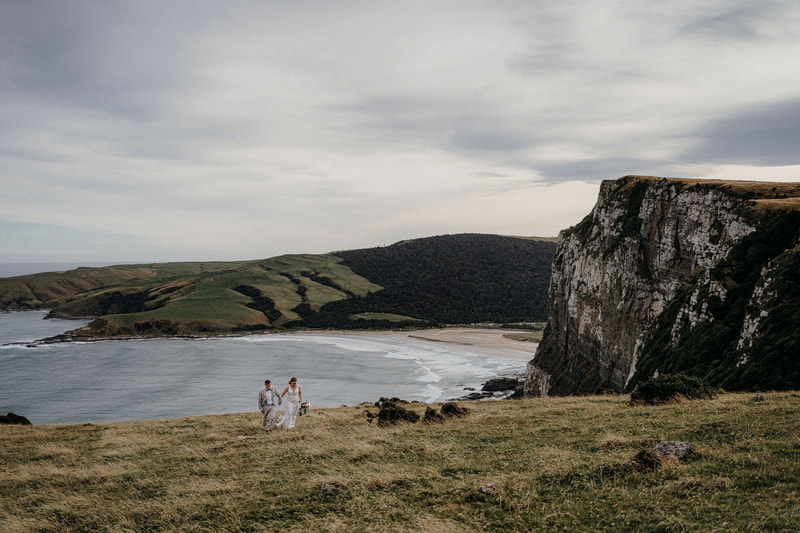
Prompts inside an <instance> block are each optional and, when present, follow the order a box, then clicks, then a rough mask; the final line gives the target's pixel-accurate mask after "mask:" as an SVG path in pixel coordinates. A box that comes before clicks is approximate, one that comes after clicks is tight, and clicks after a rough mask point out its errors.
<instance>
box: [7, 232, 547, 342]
mask: <svg viewBox="0 0 800 533" xmlns="http://www.w3.org/2000/svg"><path fill="white" fill-rule="evenodd" d="M554 251H555V243H553V242H549V241H546V240H538V239H529V238H519V237H503V236H499V235H477V234H466V235H444V236H439V237H430V238H427V239H415V240H412V241H405V242H403V243H398V244H395V245H392V246H385V247H379V248H370V249H364V250H351V251H342V252H337V253H336V254H321V255H312V254H304V255H284V256H279V257H273V258H271V259H263V260H255V261H242V262H230V263H220V262H215V263H159V264H151V265H121V266H114V267H102V268H78V269H75V270H70V271H67V272H49V273H42V274H34V275H30V276H18V277H13V278H4V279H0V310H26V309H49V310H51V311H52V312H53V313H54V314H55V315H59V316H64V317H90V318H96V320H94V321H93V322H92V323H91V324H89V326H87V327H86V328H82V329H80V330H76V331H74V332H71V333H70V334H69V335H67V336H66V337H65V338H64V339H63V340H69V339H75V338H78V339H85V338H94V339H97V338H115V337H116V338H119V337H153V336H175V335H212V334H240V333H244V332H256V331H269V330H276V329H279V330H285V329H293V328H320V329H322V328H337V329H395V328H401V327H404V326H409V327H424V326H426V325H433V324H441V323H454V324H458V323H472V322H483V321H491V322H506V323H508V322H525V321H534V320H539V321H541V320H545V319H546V314H547V310H546V302H547V287H548V283H549V280H550V263H551V261H552V256H553V252H554Z"/></svg>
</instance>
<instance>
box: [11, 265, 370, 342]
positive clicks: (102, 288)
mask: <svg viewBox="0 0 800 533" xmlns="http://www.w3.org/2000/svg"><path fill="white" fill-rule="evenodd" d="M309 272H313V273H315V274H318V275H321V276H324V277H326V278H328V279H330V280H331V281H332V282H333V283H334V284H335V285H336V286H338V287H340V289H337V288H334V287H331V286H328V285H324V284H320V283H317V282H315V281H313V280H312V279H310V278H309V277H308V275H307V274H308V273H309ZM241 285H246V286H248V287H254V288H256V289H258V290H259V291H261V294H262V295H263V296H265V297H268V298H270V299H271V300H272V302H273V303H274V307H275V309H277V311H279V312H280V313H281V315H282V316H280V318H278V319H276V320H274V321H271V320H269V319H268V318H267V317H266V316H265V314H264V313H262V312H261V311H258V310H255V309H252V308H250V307H247V304H248V303H250V302H251V301H252V298H251V297H249V296H246V295H244V294H242V293H241V292H237V291H236V290H234V289H235V288H237V287H239V286H241ZM380 288H381V287H380V286H379V285H375V284H374V283H370V282H369V281H368V280H366V279H365V278H363V277H361V276H358V275H356V274H353V272H352V271H351V270H350V269H349V268H347V267H345V266H342V265H341V264H340V259H339V258H337V257H335V256H332V255H285V256H279V257H275V258H272V259H266V260H263V261H247V262H239V263H166V264H155V265H132V266H120V267H105V268H80V269H76V270H73V271H69V272H66V273H63V274H62V273H47V274H36V275H33V276H21V277H17V278H7V279H4V280H0V307H2V308H11V309H14V308H22V309H24V308H39V307H42V308H49V309H53V310H55V311H56V312H58V313H61V314H65V315H68V316H102V317H103V320H102V321H99V322H97V323H94V324H93V325H92V326H91V327H89V328H85V329H84V330H80V331H79V332H77V335H78V336H90V337H94V336H115V335H119V336H128V335H135V334H143V335H146V334H153V335H160V334H193V333H220V332H230V331H231V330H233V329H234V328H237V327H241V326H245V327H247V326H255V327H260V328H262V329H263V328H268V327H271V326H275V325H280V324H281V323H284V322H286V321H289V320H294V319H297V318H298V316H297V315H296V314H295V313H294V312H293V311H292V309H293V308H294V307H296V306H297V305H299V304H301V303H304V302H306V303H308V304H309V305H310V306H311V307H312V308H317V309H318V308H319V307H321V306H322V305H324V304H326V303H328V302H330V301H333V300H338V299H342V298H345V297H347V292H345V291H349V292H351V293H353V294H359V295H360V294H366V293H367V292H369V291H376V290H380ZM142 294H143V295H144V296H141V297H140V298H138V299H137V297H138V296H139V295H142ZM110 302H114V303H110ZM116 302H122V303H116ZM144 326H147V327H146V328H145V327H144Z"/></svg>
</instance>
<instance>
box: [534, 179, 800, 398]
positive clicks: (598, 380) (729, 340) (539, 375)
mask: <svg viewBox="0 0 800 533" xmlns="http://www.w3.org/2000/svg"><path fill="white" fill-rule="evenodd" d="M774 185H775V186H777V187H778V188H781V187H784V189H783V191H790V189H789V188H788V187H789V186H790V185H791V186H792V187H794V189H791V191H794V192H792V195H793V196H797V194H796V190H797V187H796V184H785V185H780V184H774ZM762 189H763V187H761V188H759V187H755V186H752V185H747V184H746V182H740V184H738V185H730V184H729V183H726V182H721V181H716V180H713V181H712V180H708V181H698V180H677V179H658V178H650V177H642V176H626V177H624V178H620V179H618V180H607V181H603V182H602V184H601V186H600V193H599V197H598V200H597V204H596V205H595V207H594V209H593V210H592V212H591V213H590V214H589V215H587V217H586V218H585V219H584V220H583V221H582V222H581V223H580V224H578V225H576V226H574V227H572V228H570V229H568V230H565V231H562V232H561V234H560V235H559V240H558V247H557V250H556V254H555V257H554V259H553V265H552V274H551V282H550V289H549V322H548V326H547V328H546V329H545V332H544V336H543V339H542V341H541V343H540V344H539V348H538V350H537V352H536V355H535V357H534V359H533V360H532V361H531V362H530V363H529V364H528V367H527V371H526V376H525V395H526V396H547V395H548V394H556V395H565V394H581V393H595V392H596V391H598V390H600V389H607V390H613V391H615V392H624V391H626V390H630V389H631V388H632V387H633V386H635V385H636V383H638V382H640V381H642V380H644V379H648V378H649V377H651V376H652V374H653V372H654V371H656V370H658V369H659V367H663V365H664V364H666V363H663V364H662V361H674V360H675V358H676V357H675V355H674V353H683V352H682V351H681V350H683V351H686V349H687V348H694V349H697V350H701V349H702V350H706V352H702V354H703V355H702V357H703V358H705V359H707V361H705V360H704V361H703V362H704V363H705V362H707V363H708V365H712V362H714V361H717V360H718V362H717V363H715V364H718V365H725V366H724V367H722V366H720V370H724V371H725V372H726V373H727V379H728V380H729V381H731V382H732V383H735V384H737V387H739V386H741V387H743V388H744V387H745V386H746V382H745V380H746V376H747V375H749V374H748V372H751V373H752V371H753V370H752V369H753V365H758V364H761V365H763V364H764V362H763V360H762V361H759V359H758V358H759V357H762V359H763V356H762V355H759V354H761V353H763V352H767V350H766V349H761V350H759V343H761V346H765V345H766V346H774V343H775V342H776V341H775V340H774V339H772V340H770V339H768V338H767V337H769V336H768V335H765V334H764V332H765V331H766V326H765V324H767V323H768V322H769V317H770V316H772V314H774V313H776V312H777V311H776V306H783V308H782V310H783V312H784V314H785V315H787V316H791V313H793V312H794V311H793V310H794V309H796V308H797V307H798V302H797V300H796V299H794V300H792V299H791V298H788V297H785V298H784V297H783V296H781V297H778V296H776V293H775V291H776V289H775V287H777V286H778V285H779V282H780V284H782V285H784V286H793V285H792V284H793V283H795V282H794V281H793V280H794V279H795V278H794V277H793V276H795V272H796V271H797V268H796V264H797V263H798V262H799V261H800V259H798V258H797V257H798V254H797V253H795V252H794V251H793V250H794V246H795V244H796V239H797V235H798V222H797V218H798V216H797V215H795V214H794V213H793V212H790V211H788V210H787V211H785V212H783V213H782V212H780V209H781V208H778V207H776V208H774V209H775V211H766V210H762V211H759V209H758V208H757V206H758V205H761V204H757V202H754V201H753V200H756V201H758V200H759V198H763V196H759V195H761V194H762V192H763V191H762ZM765 209H766V208H765ZM764 213H766V214H764ZM784 215H785V216H784ZM777 219H780V220H781V224H783V225H782V226H780V228H781V229H780V230H778V229H770V228H773V227H775V228H777V227H778V226H777V225H775V224H777V223H776V222H775V220H777ZM771 224H772V225H771ZM767 231H771V232H772V233H766V232H767ZM761 235H765V236H764V238H763V239H761V240H760V241H759V242H760V243H762V245H763V247H764V250H760V251H759V254H760V255H759V254H755V253H751V254H750V255H748V250H749V247H748V249H743V250H739V248H737V246H739V245H745V246H747V243H748V242H749V240H750V239H754V238H758V239H760V238H761ZM734 251H736V253H737V254H738V255H736V254H734V253H733V252H734ZM734 259H735V260H736V261H739V263H734V262H732V261H733V260H734ZM782 265H785V266H782ZM736 268H740V269H742V270H741V272H745V271H746V272H756V273H757V275H756V276H750V277H747V279H746V280H745V276H744V274H741V273H740V274H737V276H738V277H736V282H735V283H734V282H733V281H731V280H732V279H733V278H731V277H730V275H731V274H730V273H731V272H734V270H735V269H736ZM736 272H739V271H736ZM733 286H735V287H736V291H735V293H734V292H733V291H730V287H733ZM735 298H738V300H734V299H735ZM734 301H735V302H736V304H735V305H736V306H737V308H746V312H744V313H738V314H737V313H735V312H728V311H726V309H728V307H726V306H732V305H734ZM725 313H727V314H725ZM723 318H725V319H727V320H728V323H725V322H724V321H723ZM734 319H735V320H736V321H737V322H736V323H734V324H731V323H730V321H731V320H734ZM700 324H703V325H708V331H705V330H704V335H705V336H706V337H711V336H716V335H718V334H724V335H725V336H724V338H720V340H719V342H717V343H710V344H709V346H708V347H705V346H702V347H698V346H696V344H697V343H695V345H692V346H687V344H689V343H691V342H692V341H691V338H692V336H691V335H689V333H691V332H692V331H693V330H694V328H695V327H697V326H698V325H700ZM762 326H764V327H762ZM773 329H774V328H773ZM682 340H685V343H683V344H682ZM770 342H771V343H773V344H772V345H770V344H768V343H770ZM658 343H660V344H658ZM765 343H766V344H765ZM722 346H731V348H730V349H729V350H730V354H728V353H725V354H721V353H719V352H718V349H719V348H721V347H722ZM671 350H674V353H671V352H670V351H671ZM773 351H774V350H773ZM712 352H713V353H712ZM670 357H671V359H669V358H670ZM685 359H686V360H687V361H691V364H692V365H697V364H698V361H696V360H695V359H693V358H691V357H689V356H686V357H685ZM788 360H790V359H789V358H786V361H788ZM791 360H792V361H795V363H793V364H796V365H797V366H793V367H792V369H791V370H792V371H791V372H789V371H788V370H790V369H777V370H778V373H776V375H779V376H781V378H782V379H784V381H783V382H781V383H769V386H770V387H775V388H785V389H795V388H798V386H797V383H796V381H797V377H796V376H798V375H800V374H798V372H797V369H798V368H800V358H793V359H791ZM776 361H778V362H781V364H785V363H782V361H784V360H783V359H780V360H776ZM731 363H733V364H731ZM770 364H772V365H776V364H777V362H775V361H773V362H771V363H770ZM686 370H689V369H688V368H686V369H684V368H673V369H672V371H673V372H680V371H686ZM711 370H713V368H711V369H709V370H707V371H706V372H710V371H711ZM769 370H772V369H771V368H770V369H769ZM712 373H713V372H712ZM770 375H772V374H770ZM738 376H743V377H742V378H741V379H742V381H736V380H737V379H739V378H738ZM791 376H794V377H791ZM765 379H766V378H765ZM791 380H795V381H794V382H792V381H791ZM710 385H712V386H715V385H718V383H710Z"/></svg>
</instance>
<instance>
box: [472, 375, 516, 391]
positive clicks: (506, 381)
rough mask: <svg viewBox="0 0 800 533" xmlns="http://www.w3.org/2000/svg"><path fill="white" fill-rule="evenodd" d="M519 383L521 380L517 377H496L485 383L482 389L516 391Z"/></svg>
mask: <svg viewBox="0 0 800 533" xmlns="http://www.w3.org/2000/svg"><path fill="white" fill-rule="evenodd" d="M519 385H520V382H519V380H518V379H517V378H494V379H490V380H489V381H487V382H486V383H484V384H483V388H481V390H482V391H488V392H500V391H507V390H514V391H515V390H517V387H519Z"/></svg>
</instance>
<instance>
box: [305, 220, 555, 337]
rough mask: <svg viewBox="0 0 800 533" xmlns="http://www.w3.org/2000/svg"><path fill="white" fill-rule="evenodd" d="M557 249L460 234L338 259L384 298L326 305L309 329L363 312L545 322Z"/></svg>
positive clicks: (534, 242)
mask: <svg viewBox="0 0 800 533" xmlns="http://www.w3.org/2000/svg"><path fill="white" fill-rule="evenodd" d="M555 248H556V244H555V242H552V241H546V240H535V239H525V238H519V237H504V236H500V235H481V234H459V235H443V236H438V237H430V238H426V239H416V240H412V241H405V242H400V243H397V244H394V245H391V246H385V247H380V248H367V249H362V250H351V251H346V252H336V253H335V255H336V256H338V257H341V258H342V260H343V261H342V264H344V265H345V266H348V267H350V269H351V270H352V271H353V272H355V273H356V274H358V275H360V276H363V277H365V278H367V279H369V280H370V281H372V282H373V283H376V284H378V285H381V286H382V287H383V290H381V291H378V292H372V293H369V294H368V295H366V296H363V297H354V298H350V299H347V300H339V301H335V302H331V303H328V304H326V305H325V306H324V307H323V308H322V312H321V313H320V316H317V317H314V318H313V319H312V320H311V322H312V323H316V324H317V325H324V324H323V323H324V321H325V320H329V319H331V318H332V317H333V316H344V315H353V314H357V313H363V312H373V313H393V314H398V315H407V316H411V317H416V318H422V319H425V320H428V321H435V322H442V323H448V324H456V323H475V322H525V321H545V320H546V319H547V298H546V295H547V288H548V285H549V283H550V264H551V263H552V261H553V253H554V252H555Z"/></svg>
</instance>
